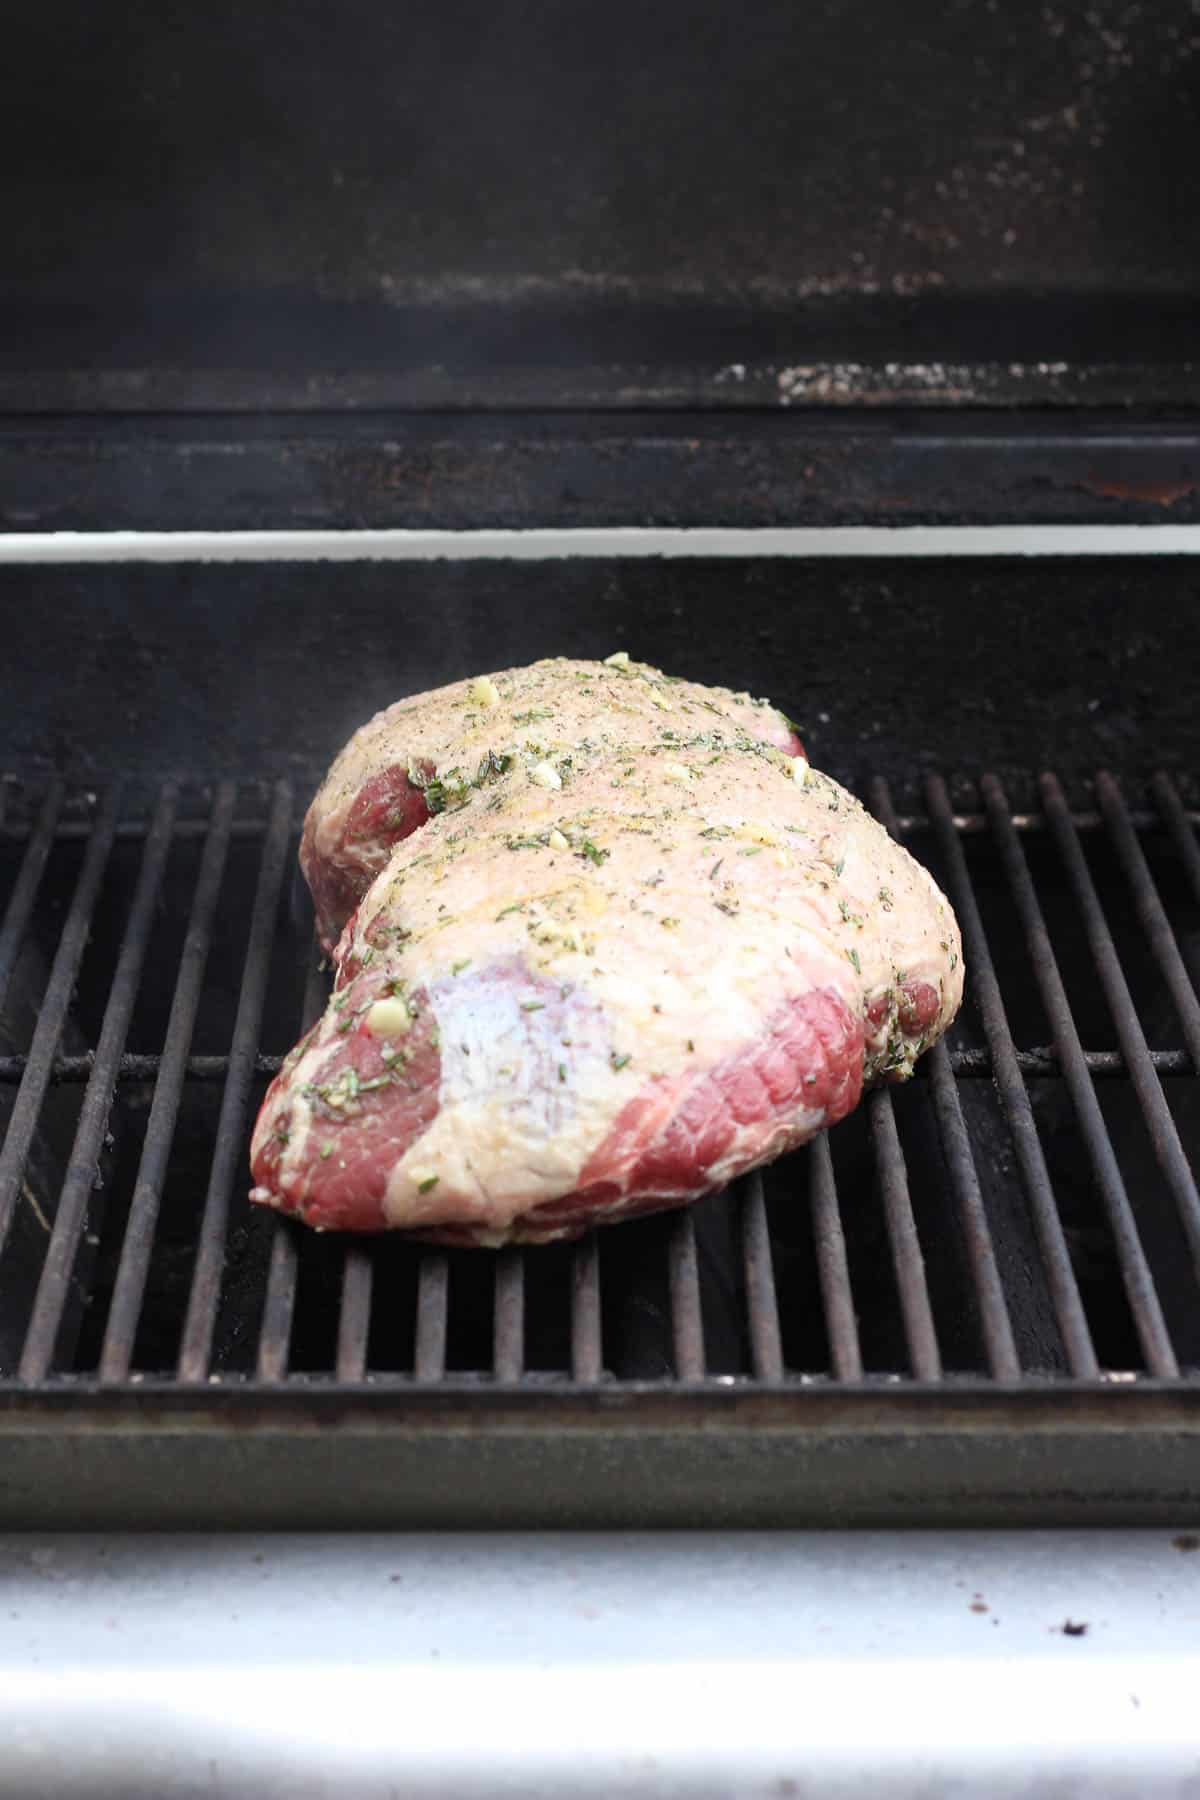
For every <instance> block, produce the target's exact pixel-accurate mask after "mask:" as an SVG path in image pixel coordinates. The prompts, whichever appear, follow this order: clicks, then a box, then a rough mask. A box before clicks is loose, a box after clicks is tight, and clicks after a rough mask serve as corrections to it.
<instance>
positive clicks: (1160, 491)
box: [1083, 470, 1200, 506]
mask: <svg viewBox="0 0 1200 1800" xmlns="http://www.w3.org/2000/svg"><path fill="white" fill-rule="evenodd" d="M1083 486H1084V488H1085V489H1086V490H1087V492H1088V493H1089V494H1096V495H1098V496H1099V498H1100V499H1101V500H1141V501H1144V502H1145V503H1146V505H1148V506H1174V505H1175V502H1176V501H1177V500H1185V499H1186V498H1187V497H1188V495H1189V494H1194V493H1196V491H1197V488H1198V486H1200V484H1198V483H1197V482H1195V481H1187V480H1179V481H1120V480H1118V479H1117V478H1116V477H1115V476H1105V475H1101V474H1099V473H1098V472H1097V471H1095V470H1092V471H1091V472H1090V473H1089V474H1088V476H1087V477H1086V479H1085V481H1084V483H1083Z"/></svg>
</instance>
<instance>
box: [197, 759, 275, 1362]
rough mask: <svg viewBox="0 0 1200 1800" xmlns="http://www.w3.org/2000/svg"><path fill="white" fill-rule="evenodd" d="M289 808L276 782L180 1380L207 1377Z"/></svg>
mask: <svg viewBox="0 0 1200 1800" xmlns="http://www.w3.org/2000/svg"><path fill="white" fill-rule="evenodd" d="M291 807H292V790H291V785H290V783H288V782H286V781H281V782H279V783H277V785H276V788H275V799H274V804H273V806H272V808H271V823H270V826H269V828H268V831H267V836H266V840H265V842H264V844H263V854H262V862H261V865H260V868H259V876H258V888H257V891H256V893H255V896H254V910H253V912H252V914H251V919H250V939H249V943H248V945H247V949H246V960H245V963H244V965H243V970H242V989H241V994H240V995H239V998H238V1009H237V1016H236V1018H235V1020H234V1027H233V1042H232V1044H231V1046H230V1053H229V1074H228V1076H227V1078H226V1082H225V1092H224V1094H223V1095H222V1097H221V1112H220V1116H219V1118H218V1121H217V1134H216V1140H215V1142H214V1145H213V1156H212V1164H211V1173H210V1177H209V1183H208V1193H207V1195H206V1196H205V1201H204V1217H203V1221H202V1223H201V1226H200V1241H199V1246H198V1248H197V1252H196V1264H195V1268H194V1270H193V1273H192V1287H191V1294H190V1295H189V1298H188V1309H187V1317H186V1320H185V1322H184V1328H183V1344H182V1348H181V1350H180V1354H179V1369H178V1375H179V1379H180V1381H190V1382H194V1381H203V1380H204V1378H205V1376H206V1375H207V1374H208V1363H209V1357H210V1355H211V1351H212V1334H213V1327H214V1325H215V1323H216V1316H217V1302H218V1299H219V1296H220V1290H221V1270H222V1264H223V1261H224V1254H225V1230H226V1224H227V1221H228V1216H229V1195H230V1191H231V1189H232V1186H233V1181H234V1177H235V1173H236V1170H237V1167H238V1162H239V1159H240V1157H241V1154H242V1148H243V1146H242V1137H243V1131H244V1127H245V1122H246V1108H247V1105H248V1103H249V1099H250V1086H251V1083H252V1081H253V1079H254V1051H255V1047H256V1044H257V1041H258V1031H259V1026H260V1023H261V1021H262V1010H263V1002H264V1000H265V998H266V991H267V975H268V972H269V969H270V960H271V942H272V938H273V936H274V930H275V919H276V915H277V913H278V911H279V895H280V891H281V889H282V887H283V871H284V864H285V861H286V858H287V849H288V836H289V833H290V830H291Z"/></svg>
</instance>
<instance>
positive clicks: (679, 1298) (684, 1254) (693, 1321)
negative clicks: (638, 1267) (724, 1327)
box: [667, 1207, 706, 1381]
mask: <svg viewBox="0 0 1200 1800" xmlns="http://www.w3.org/2000/svg"><path fill="white" fill-rule="evenodd" d="M670 1229H671V1235H670V1237H669V1239H668V1240H667V1279H668V1285H669V1288H670V1294H671V1342H672V1346H673V1349H674V1355H675V1374H676V1376H677V1377H678V1379H679V1380H680V1381H703V1380H704V1376H705V1372H706V1369H705V1356H704V1318H703V1315H702V1314H701V1311H700V1265H699V1262H698V1260H697V1256H696V1223H695V1220H694V1219H693V1218H692V1213H691V1208H690V1207H685V1208H684V1210H683V1211H682V1212H680V1213H677V1214H676V1216H675V1217H674V1218H673V1219H672V1220H671V1228H670Z"/></svg>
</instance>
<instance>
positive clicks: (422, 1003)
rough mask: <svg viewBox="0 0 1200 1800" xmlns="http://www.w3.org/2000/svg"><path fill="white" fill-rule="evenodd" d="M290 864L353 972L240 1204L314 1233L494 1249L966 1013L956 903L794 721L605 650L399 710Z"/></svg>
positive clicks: (655, 1180)
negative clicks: (299, 868)
mask: <svg viewBox="0 0 1200 1800" xmlns="http://www.w3.org/2000/svg"><path fill="white" fill-rule="evenodd" d="M418 827H419V829H418ZM302 861H303V864H304V868H305V873H306V875H307V876H308V879H309V882H310V884H311V886H312V888H313V892H314V896H315V898H316V902H317V907H318V917H319V919H320V921H321V929H322V932H323V935H324V936H325V939H326V941H332V940H333V938H334V935H335V933H336V932H338V931H339V930H340V932H341V935H340V939H339V940H338V942H337V946H336V952H335V964H336V985H335V991H334V994H333V997H332V1000H331V1002H330V1006H329V1008H328V1010H327V1012H326V1013H325V1015H324V1017H323V1018H322V1019H321V1020H320V1021H319V1023H318V1024H317V1025H316V1026H315V1027H314V1028H313V1030H312V1031H311V1032H310V1033H309V1034H308V1036H307V1037H306V1038H305V1039H304V1040H303V1042H302V1043H301V1044H299V1045H298V1046H297V1047H296V1049H295V1050H294V1051H293V1052H292V1053H291V1055H290V1056H289V1057H288V1058H287V1060H286V1062H285V1064H284V1067H283V1069H282V1070H281V1071H280V1074H279V1075H278V1077H277V1078H276V1080H275V1081H274V1083H273V1084H272V1086H271V1089H270V1091H269V1092H268V1094H267V1097H266V1099H265V1101H264V1103H263V1107H262V1111H261V1113H260V1116H259V1120H258V1124H257V1127H256V1130H255V1134H254V1141H253V1146H252V1164H253V1171H254V1176H255V1181H256V1184H257V1185H256V1186H255V1188H254V1191H253V1198H254V1199H256V1200H258V1201H262V1202H265V1203H267V1204H269V1205H273V1206H277V1207H279V1208H281V1209H282V1210H284V1211H287V1212H292V1213H295V1214H297V1215H298V1216H300V1217H301V1218H303V1219H305V1220H306V1221H307V1222H308V1223H309V1224H311V1225H314V1226H316V1227H318V1228H337V1229H347V1230H356V1231H375V1230H383V1229H387V1228H400V1229H405V1230H408V1231H412V1232H417V1233H420V1234H421V1235H423V1236H426V1237H432V1238H437V1239H439V1240H441V1241H446V1242H461V1243H474V1244H488V1245H496V1244H500V1243H504V1242H511V1241H523V1242H538V1241H544V1240H546V1239H550V1238H559V1237H568V1236H571V1235H574V1234H576V1233H578V1232H579V1231H582V1230H584V1229H586V1228H587V1227H588V1226H590V1225H591V1224H593V1223H599V1222H604V1221H608V1220H614V1219H619V1218H624V1217H629V1216H631V1215H633V1214H635V1213H639V1212H646V1211H651V1210H654V1209H658V1208H662V1207H668V1206H673V1205H678V1204H681V1203H684V1202H686V1201H688V1200H692V1199H695V1198H697V1197H698V1196H699V1195H701V1194H703V1193H707V1192H710V1191H712V1190H713V1189H715V1188H719V1187H721V1186H723V1185H724V1184H725V1183H726V1182H728V1181H729V1180H731V1179H732V1178H733V1177H734V1176H735V1175H738V1174H741V1173H742V1172H744V1171H745V1170H747V1169H749V1168H752V1167H754V1166H755V1165H757V1164H759V1163H763V1162H766V1161H768V1160H769V1159H771V1158H773V1157H775V1156H778V1155H779V1154H780V1153H781V1152H783V1151H785V1150H787V1149H790V1148H792V1147H794V1146H796V1145H798V1144H802V1143H804V1142H805V1141H806V1140H807V1139H808V1138H810V1137H812V1136H813V1135H814V1133H816V1132H817V1131H819V1130H821V1129H822V1128H823V1127H824V1126H826V1125H829V1124H833V1123H834V1122H835V1121H836V1120H838V1119H840V1118H842V1117H843V1116H844V1115H845V1114H846V1113H847V1112H849V1111H850V1110H851V1108H852V1107H853V1106H854V1105H855V1104H856V1103H857V1101H858V1098H859V1095H860V1092H861V1089H862V1085H863V1082H864V1081H875V1080H880V1079H900V1078H902V1077H904V1076H906V1075H908V1074H909V1073H911V1070H912V1065H913V1062H914V1061H915V1059H916V1057H917V1056H918V1055H919V1054H920V1052H921V1051H922V1050H923V1049H924V1048H925V1046H926V1045H927V1044H929V1043H930V1042H932V1041H933V1039H934V1038H936V1037H937V1036H938V1035H939V1034H940V1033H941V1032H942V1031H943V1030H944V1029H945V1027H946V1026H947V1024H948V1023H949V1022H950V1020H951V1019H952V1018H953V1016H954V1014H955V1012H956V1010H957V1008H958V1005H959V1002H960V999H961V995H962V958H961V946H960V942H959V935H958V929H957V926H956V924H955V921H954V918H953V915H952V913H951V910H950V907H949V905H948V904H947V902H946V900H945V899H944V898H943V896H942V894H941V893H940V892H939V890H938V888H937V887H936V885H935V884H934V882H933V880H932V879H931V878H930V876H929V875H928V874H927V873H926V871H925V870H924V869H923V868H921V867H920V865H919V864H917V863H916V862H914V861H913V859H912V858H911V857H910V856H909V855H908V854H907V852H906V851H904V850H903V849H902V848H901V847H900V846H898V845H897V844H895V843H893V842H892V840H891V839H890V838H889V837H888V836H887V834H886V832H885V831H884V830H883V828H882V827H881V826H880V825H879V824H878V823H877V822H876V821H875V820H874V819H872V818H871V817H870V816H869V815H868V814H867V813H866V812H864V810H863V809H862V807H861V806H860V805H859V804H858V802H857V801H856V800H854V799H853V798H852V796H851V795H849V794H848V793H846V792H845V790H844V789H842V788H840V787H839V786H838V785H837V784H836V783H835V782H833V781H831V780H830V779H829V778H828V777H826V776H823V775H819V774H817V773H816V772H815V771H813V770H811V769H809V767H808V765H807V763H806V762H805V760H804V758H803V755H802V753H800V749H799V743H798V740H797V739H796V738H795V736H794V733H793V732H792V729H791V727H790V725H789V724H788V722H787V720H786V719H785V718H784V717H783V715H782V714H780V713H778V712H777V711H775V710H774V709H773V708H771V707H769V706H768V705H766V703H764V702H753V701H751V700H750V699H749V697H748V696H745V695H739V696H733V695H731V694H728V693H727V692H725V691H724V690H721V689H710V688H704V687H699V686H696V685H694V684H691V683H686V682H681V681H672V680H671V678H669V677H667V676H664V675H661V674H659V673H658V671H656V670H654V669H650V668H647V667H645V666H643V665H639V664H635V663H632V662H630V661H629V659H628V658H627V657H624V656H620V655H619V656H617V657H616V658H611V659H610V660H609V662H608V663H605V664H597V663H571V662H565V661H561V660H557V661H550V662H545V663H538V664H535V665H534V666H533V667H532V668H529V669H522V670H511V671H507V672H505V673H502V674H497V675H494V676H490V677H489V676H485V677H481V678H479V679H478V680H476V681H474V682H463V683H460V684H457V685H456V686H454V687H450V688H445V689H441V690H438V691H437V692H435V693H432V694H427V695H422V696H419V697H418V698H417V699H415V700H410V701H404V702H401V703H400V704H399V705H398V706H396V707H392V708H389V710H388V711H387V712H386V713H382V714H380V715H379V717H378V718H377V719H375V720H373V721H372V722H371V724H370V725H368V726H366V727H365V728H364V730H363V731H361V732H360V733H358V735H357V736H356V737H355V738H354V739H353V740H352V742H351V743H350V744H349V745H348V746H347V748H346V749H345V750H344V751H343V753H342V755H341V756H340V757H339V758H338V760H337V762H336V763H335V765H334V767H333V770H332V771H331V773H330V776H329V779H328V780H327V781H326V783H325V785H324V786H323V788H322V789H321V792H320V794H319V795H318V796H317V799H316V800H315V801H314V803H313V806H312V808H311V809H310V813H309V817H308V820H307V822H306V826H305V834H304V845H303V848H302ZM355 909H357V910H355Z"/></svg>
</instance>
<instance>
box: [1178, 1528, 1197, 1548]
mask: <svg viewBox="0 0 1200 1800" xmlns="http://www.w3.org/2000/svg"><path fill="white" fill-rule="evenodd" d="M1171 1548H1172V1550H1200V1537H1197V1536H1196V1533H1195V1532H1194V1531H1181V1532H1180V1534H1179V1536H1178V1537H1173V1538H1172V1539H1171Z"/></svg>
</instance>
